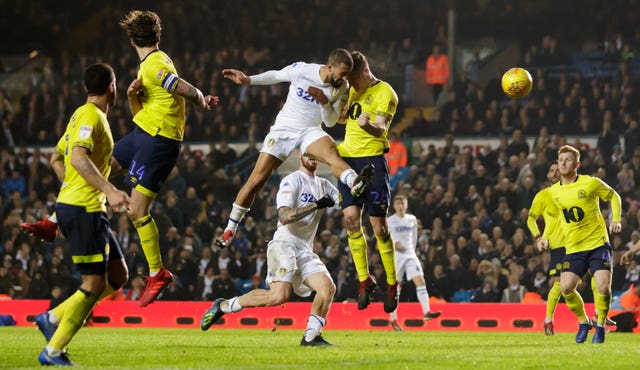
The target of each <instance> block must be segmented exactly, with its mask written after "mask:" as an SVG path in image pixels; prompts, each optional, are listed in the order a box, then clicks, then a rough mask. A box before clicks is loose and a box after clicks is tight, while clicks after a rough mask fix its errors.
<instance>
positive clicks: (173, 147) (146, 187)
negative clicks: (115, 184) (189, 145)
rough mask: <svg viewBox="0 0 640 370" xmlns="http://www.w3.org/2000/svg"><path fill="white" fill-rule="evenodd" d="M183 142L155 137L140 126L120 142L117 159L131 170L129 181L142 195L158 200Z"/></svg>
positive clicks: (114, 151)
mask: <svg viewBox="0 0 640 370" xmlns="http://www.w3.org/2000/svg"><path fill="white" fill-rule="evenodd" d="M180 147H181V144H180V142H179V141H176V140H173V139H168V138H166V137H164V136H160V135H156V136H151V135H149V134H148V133H146V132H145V131H144V130H143V129H141V128H140V127H138V126H136V128H135V129H134V130H133V131H132V132H130V133H129V134H128V135H127V136H125V137H123V138H122V139H120V140H118V142H116V144H115V146H114V147H113V157H114V158H115V159H116V160H117V161H118V163H120V166H122V168H126V169H127V173H126V174H125V181H126V183H127V184H129V185H130V186H131V187H132V188H134V189H136V190H138V191H140V192H141V193H143V194H145V195H147V196H149V197H155V195H157V194H158V192H159V191H160V188H161V187H162V184H163V183H164V181H165V180H166V179H167V177H168V176H169V173H170V172H171V170H172V169H173V166H174V165H175V164H176V160H177V159H178V155H179V154H180Z"/></svg>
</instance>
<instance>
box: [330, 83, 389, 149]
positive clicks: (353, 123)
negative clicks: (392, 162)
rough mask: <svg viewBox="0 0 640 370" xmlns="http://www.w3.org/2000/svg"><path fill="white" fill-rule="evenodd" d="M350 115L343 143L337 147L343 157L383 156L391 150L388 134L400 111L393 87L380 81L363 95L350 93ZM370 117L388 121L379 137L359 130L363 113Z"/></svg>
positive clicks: (351, 90)
mask: <svg viewBox="0 0 640 370" xmlns="http://www.w3.org/2000/svg"><path fill="white" fill-rule="evenodd" d="M347 104H349V112H348V114H347V119H346V122H345V123H346V125H347V126H346V128H345V136H344V141H343V142H342V143H340V145H338V151H339V152H340V155H341V156H343V157H348V158H358V157H370V156H375V155H382V154H383V153H385V152H387V151H388V150H389V141H387V132H388V131H389V126H390V125H391V120H393V116H394V115H395V113H396V109H397V108H398V95H397V94H396V92H395V91H394V90H393V88H392V87H391V85H389V84H388V83H386V82H384V81H378V82H376V83H374V84H373V85H372V86H370V87H369V88H368V89H366V90H365V91H363V92H357V91H355V89H354V88H353V87H352V88H351V89H350V90H349V101H348V103H347ZM365 112H366V113H369V115H370V116H371V119H372V120H373V119H375V116H376V115H380V116H385V117H387V118H389V123H388V124H387V129H386V131H385V133H384V134H383V135H382V136H380V137H375V136H373V135H371V134H369V133H367V132H366V131H364V130H363V129H362V128H360V126H358V117H360V115H361V114H362V113H365Z"/></svg>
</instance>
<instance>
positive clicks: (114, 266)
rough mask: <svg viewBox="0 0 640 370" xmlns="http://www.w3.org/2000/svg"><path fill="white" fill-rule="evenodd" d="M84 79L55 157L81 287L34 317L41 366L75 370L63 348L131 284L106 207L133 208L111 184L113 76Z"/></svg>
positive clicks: (94, 69) (107, 70)
mask: <svg viewBox="0 0 640 370" xmlns="http://www.w3.org/2000/svg"><path fill="white" fill-rule="evenodd" d="M84 79H85V88H86V91H87V95H88V97H87V102H86V104H84V105H83V106H81V107H79V108H78V109H76V111H75V112H74V114H73V116H72V117H71V119H70V120H69V124H68V125H67V129H66V131H65V133H64V135H63V136H62V138H60V140H59V141H58V144H57V146H56V152H55V153H54V154H53V156H52V157H51V161H52V166H53V168H55V169H56V174H57V175H58V177H59V178H60V180H61V181H62V188H61V189H60V193H59V194H58V199H57V202H56V213H57V215H58V216H57V217H58V222H59V225H60V229H61V231H62V233H63V234H64V235H65V237H66V238H67V240H68V241H69V245H70V248H71V255H72V257H71V258H72V260H73V263H74V264H75V265H76V266H77V267H78V271H79V272H80V274H82V284H81V285H80V288H78V290H77V291H76V292H75V293H74V294H72V295H71V296H70V297H69V298H67V299H66V300H65V301H64V302H62V303H61V304H60V305H58V306H56V307H55V308H53V309H51V310H50V311H47V312H45V313H42V314H39V315H37V316H36V317H35V322H36V325H37V326H38V329H40V331H41V332H42V334H44V336H45V339H46V340H47V343H48V344H47V346H46V347H45V349H44V350H42V352H41V353H40V356H39V357H38V361H39V362H40V363H41V364H42V365H65V366H70V365H73V363H72V362H71V360H70V359H69V357H68V356H67V354H66V353H65V352H64V351H63V350H64V348H65V347H66V345H67V344H68V343H69V342H70V341H71V339H72V338H73V337H74V335H75V334H76V333H77V332H78V330H79V329H80V328H81V327H82V325H83V324H84V321H85V319H86V318H87V316H88V315H89V313H90V312H91V309H92V308H93V306H94V305H95V304H96V303H97V302H98V301H99V300H100V299H101V298H104V297H106V296H107V295H109V294H111V293H113V292H115V291H116V290H118V289H120V287H122V286H123V285H124V284H125V283H126V282H127V279H128V271H127V265H126V263H125V262H124V256H123V254H122V250H121V249H120V246H119V245H118V242H117V241H116V239H115V237H114V235H113V233H112V232H111V226H110V223H109V219H108V218H107V215H106V210H107V208H106V205H105V201H107V202H108V203H109V205H110V206H111V208H113V209H114V210H115V211H123V210H126V209H127V208H128V207H129V206H130V205H131V199H130V198H129V196H128V195H127V194H126V193H125V192H122V191H120V190H118V189H116V187H115V186H114V185H113V184H111V183H110V182H109V181H107V178H108V177H109V172H110V171H111V167H110V165H109V162H110V159H111V153H112V151H113V137H112V136H111V128H110V127H109V123H108V122H107V111H108V110H109V107H111V106H113V104H114V103H115V99H116V79H115V74H114V73H113V69H112V68H111V67H110V66H109V65H107V64H94V65H92V66H90V67H88V68H87V69H86V70H85V77H84Z"/></svg>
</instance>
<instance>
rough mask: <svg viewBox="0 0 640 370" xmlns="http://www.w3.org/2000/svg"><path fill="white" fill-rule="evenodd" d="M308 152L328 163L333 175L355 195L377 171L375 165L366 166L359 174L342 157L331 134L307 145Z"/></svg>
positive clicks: (358, 194) (360, 192) (362, 189)
mask: <svg viewBox="0 0 640 370" xmlns="http://www.w3.org/2000/svg"><path fill="white" fill-rule="evenodd" d="M306 152H307V153H309V154H310V155H311V156H313V157H314V158H316V159H318V160H319V161H321V162H323V163H324V164H326V165H328V166H329V168H330V169H331V173H332V174H333V176H335V177H336V178H337V179H338V180H340V182H342V183H343V184H345V185H347V186H348V187H349V189H351V193H352V195H353V196H355V197H357V196H360V195H361V194H362V192H363V191H364V189H365V187H366V186H367V185H369V183H371V180H372V179H373V175H374V172H375V168H374V166H373V165H370V166H364V167H363V168H362V170H361V171H360V173H359V174H358V173H356V171H355V170H353V169H352V168H351V167H350V166H349V164H347V162H345V161H344V159H342V157H340V154H339V153H338V149H337V147H336V143H335V141H333V139H332V138H331V137H330V136H323V137H320V138H319V139H317V140H316V141H314V142H313V143H311V144H310V145H309V146H307V147H306Z"/></svg>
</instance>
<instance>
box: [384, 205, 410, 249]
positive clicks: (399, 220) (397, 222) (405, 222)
mask: <svg viewBox="0 0 640 370" xmlns="http://www.w3.org/2000/svg"><path fill="white" fill-rule="evenodd" d="M387 222H388V224H389V232H390V233H391V238H392V239H393V242H394V243H398V242H400V245H401V246H402V248H401V249H396V253H401V254H405V255H414V256H415V254H416V243H417V242H418V220H417V219H416V216H414V215H412V214H409V213H405V215H404V217H398V215H397V214H393V215H392V216H390V217H389V218H388V219H387Z"/></svg>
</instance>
